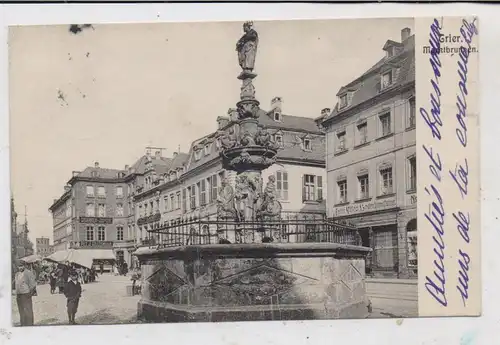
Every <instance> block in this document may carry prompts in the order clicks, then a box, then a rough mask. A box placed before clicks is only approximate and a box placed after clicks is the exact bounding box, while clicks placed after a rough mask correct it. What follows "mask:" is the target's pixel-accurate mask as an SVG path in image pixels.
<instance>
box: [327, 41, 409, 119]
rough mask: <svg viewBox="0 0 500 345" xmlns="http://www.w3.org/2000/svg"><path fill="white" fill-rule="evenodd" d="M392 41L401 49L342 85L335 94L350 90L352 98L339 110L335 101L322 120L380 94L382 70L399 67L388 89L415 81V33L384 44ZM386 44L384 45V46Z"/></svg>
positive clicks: (390, 42) (391, 42)
mask: <svg viewBox="0 0 500 345" xmlns="http://www.w3.org/2000/svg"><path fill="white" fill-rule="evenodd" d="M394 43H396V44H397V45H400V46H402V49H401V51H400V52H398V53H397V54H396V55H394V56H392V57H389V58H387V57H384V58H382V59H380V60H379V61H378V62H377V63H376V64H375V65H373V66H372V67H371V68H370V69H368V70H367V71H366V72H364V73H363V74H362V75H361V76H360V77H358V78H356V79H355V80H353V81H352V82H350V83H349V84H347V85H344V86H342V87H341V88H340V90H339V92H338V93H337V96H339V95H341V94H343V93H346V92H348V91H351V92H352V99H351V101H350V103H349V105H348V106H347V107H346V108H345V109H342V110H339V108H338V106H339V105H338V103H337V104H336V105H335V107H334V109H333V110H332V112H331V114H330V115H329V116H328V117H326V118H325V119H324V121H328V120H330V119H331V118H333V117H335V116H337V115H339V114H341V113H344V112H345V111H347V110H350V109H352V108H354V107H356V106H358V105H360V104H362V103H364V102H366V101H368V100H370V99H372V98H374V97H375V96H377V95H379V94H381V92H380V73H382V72H384V70H390V69H391V68H399V73H398V74H397V76H396V80H395V81H394V83H393V85H392V86H391V87H390V88H388V90H390V89H394V88H397V87H399V86H403V85H406V84H409V83H411V82H414V81H415V35H412V36H410V37H409V38H408V39H407V40H405V41H404V42H403V44H401V43H397V42H393V41H387V43H386V45H387V44H394ZM386 45H385V46H384V47H386Z"/></svg>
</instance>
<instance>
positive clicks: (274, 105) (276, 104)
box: [271, 97, 283, 112]
mask: <svg viewBox="0 0 500 345" xmlns="http://www.w3.org/2000/svg"><path fill="white" fill-rule="evenodd" d="M282 102H283V99H282V98H281V97H274V98H273V99H272V100H271V110H275V109H279V110H280V112H281V103H282Z"/></svg>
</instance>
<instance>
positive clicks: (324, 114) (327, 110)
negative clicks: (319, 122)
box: [321, 108, 331, 117]
mask: <svg viewBox="0 0 500 345" xmlns="http://www.w3.org/2000/svg"><path fill="white" fill-rule="evenodd" d="M330 112H331V109H330V108H323V109H321V116H322V117H327V116H328V115H330Z"/></svg>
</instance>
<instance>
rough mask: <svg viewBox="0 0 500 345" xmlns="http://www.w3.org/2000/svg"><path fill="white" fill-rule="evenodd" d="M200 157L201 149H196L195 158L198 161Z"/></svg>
mask: <svg viewBox="0 0 500 345" xmlns="http://www.w3.org/2000/svg"><path fill="white" fill-rule="evenodd" d="M200 158H201V150H197V151H195V152H194V159H195V160H197V161H198V160H200Z"/></svg>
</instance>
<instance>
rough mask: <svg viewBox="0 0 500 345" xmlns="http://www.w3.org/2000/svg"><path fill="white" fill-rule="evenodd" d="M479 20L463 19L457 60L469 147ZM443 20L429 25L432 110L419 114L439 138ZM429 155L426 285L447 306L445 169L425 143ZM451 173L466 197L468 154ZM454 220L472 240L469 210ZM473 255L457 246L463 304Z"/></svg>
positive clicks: (460, 113)
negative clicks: (471, 72) (429, 269)
mask: <svg viewBox="0 0 500 345" xmlns="http://www.w3.org/2000/svg"><path fill="white" fill-rule="evenodd" d="M475 23H476V20H475V19H474V21H473V22H472V23H468V22H467V21H466V20H463V21H462V26H461V28H460V34H461V36H462V43H465V45H464V44H462V46H461V47H460V53H459V60H458V69H457V73H458V77H459V83H458V90H459V92H458V94H457V103H456V106H457V114H456V120H457V124H456V131H455V133H456V138H457V140H458V142H459V143H460V145H461V146H462V147H464V148H465V147H467V115H466V114H467V96H468V90H467V72H468V68H467V66H468V61H469V54H470V52H471V49H470V48H471V43H472V38H473V37H474V35H478V30H477V27H476V25H475ZM442 29H443V24H442V23H440V22H439V21H438V20H437V19H434V20H433V22H432V24H431V26H430V35H429V43H430V46H431V50H430V57H429V63H430V65H431V68H432V71H433V77H432V78H431V79H430V84H431V86H432V89H431V90H432V91H431V93H430V95H429V109H430V114H429V111H428V110H427V109H426V108H425V107H422V108H420V115H421V116H422V118H423V120H424V122H425V124H426V125H427V127H428V128H429V129H430V131H431V134H432V138H433V139H434V140H436V141H438V142H439V141H441V139H442V134H441V129H442V127H443V121H442V118H441V95H442V92H441V89H440V87H439V80H440V78H441V67H442V64H441V59H440V53H441V49H440V48H441V43H440V38H441V37H442V36H444V34H442ZM422 147H423V149H424V151H425V153H426V155H425V159H426V160H427V164H428V168H429V171H430V172H431V174H432V175H433V176H434V181H433V182H432V183H430V184H429V185H427V186H425V187H424V191H425V192H426V193H427V194H428V195H429V196H430V197H431V200H432V202H431V203H430V204H429V205H428V211H426V212H425V213H424V215H425V219H426V221H427V222H428V224H429V225H430V226H431V228H432V229H433V236H432V240H433V242H434V246H433V247H434V248H433V253H434V258H433V267H434V269H433V274H432V275H431V276H425V288H426V290H427V292H428V293H429V294H430V295H431V296H432V297H433V298H434V299H435V300H436V301H437V302H438V303H439V304H441V305H442V306H444V307H446V306H447V305H448V299H447V291H446V276H447V272H446V266H445V260H444V258H445V256H446V255H445V252H446V241H445V227H444V225H445V220H446V212H445V202H444V198H443V196H442V195H441V193H440V192H439V187H440V184H441V180H442V177H443V176H442V170H443V162H442V159H441V156H440V155H439V152H436V150H435V149H433V147H432V145H422ZM449 174H450V176H451V178H452V179H453V181H454V182H455V184H456V186H457V188H458V191H459V192H460V195H461V197H462V200H465V198H466V197H467V192H468V181H469V166H468V163H467V157H464V158H463V159H462V160H461V161H459V162H455V169H454V170H450V171H449ZM452 217H453V221H454V222H455V223H456V228H457V231H458V233H459V234H460V236H461V238H462V239H463V241H464V244H469V243H470V235H469V224H470V214H469V212H468V211H466V210H461V211H458V212H455V213H453V214H452ZM470 263H471V258H470V256H469V255H468V254H467V251H466V250H465V249H463V248H459V250H458V265H459V267H460V268H459V272H458V283H457V285H456V288H457V290H458V292H459V293H460V295H461V297H462V300H463V303H464V306H465V305H466V301H467V299H468V297H469V295H468V290H469V275H468V272H469V268H470Z"/></svg>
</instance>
